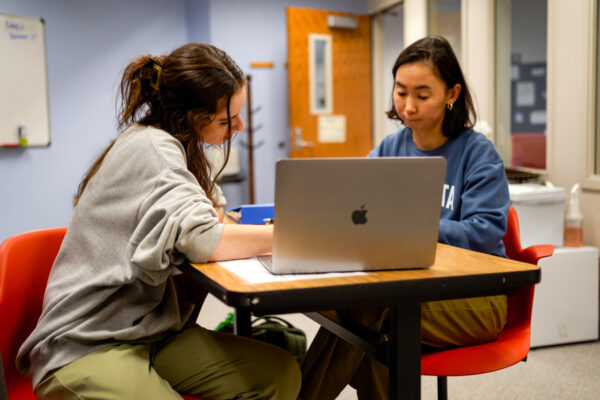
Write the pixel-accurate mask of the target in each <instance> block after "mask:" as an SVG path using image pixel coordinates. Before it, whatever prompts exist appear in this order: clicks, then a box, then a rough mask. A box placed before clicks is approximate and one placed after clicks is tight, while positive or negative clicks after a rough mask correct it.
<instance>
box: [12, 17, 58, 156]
mask: <svg viewBox="0 0 600 400" xmlns="http://www.w3.org/2000/svg"><path fill="white" fill-rule="evenodd" d="M0 57H1V60H2V62H0V147H27V146H48V145H49V144H50V118H49V110H48V77H47V66H46V45H45V34H44V21H43V20H42V19H40V18H31V17H20V16H14V15H7V14H1V13H0Z"/></svg>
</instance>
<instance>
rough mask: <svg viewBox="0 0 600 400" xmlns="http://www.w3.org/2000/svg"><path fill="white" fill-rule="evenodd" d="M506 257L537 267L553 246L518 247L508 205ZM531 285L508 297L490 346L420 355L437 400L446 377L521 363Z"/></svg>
mask: <svg viewBox="0 0 600 400" xmlns="http://www.w3.org/2000/svg"><path fill="white" fill-rule="evenodd" d="M503 241H504V246H505V248H506V255H507V256H508V257H509V258H510V259H513V260H518V261H523V262H527V263H530V264H537V263H538V260H539V259H540V258H544V257H549V256H551V255H552V253H553V252H554V246H552V245H535V246H530V247H528V248H526V249H522V248H521V238H520V233H519V220H518V217H517V212H516V211H515V209H514V208H513V206H512V205H511V206H510V210H509V213H508V224H507V230H506V235H505V236H504V239H503ZM534 286H535V285H530V286H525V287H522V288H520V289H519V291H517V292H516V293H513V294H509V295H508V296H507V299H508V316H507V322H506V326H505V327H504V329H503V330H502V332H500V334H499V335H498V338H497V339H496V340H495V341H493V342H490V343H484V344H479V345H475V346H466V347H459V348H453V349H449V350H442V351H438V352H435V353H430V354H423V356H422V357H421V374H422V375H433V376H437V377H438V379H437V383H438V399H440V400H443V399H444V400H445V399H447V397H448V382H447V377H448V376H464V375H476V374H483V373H486V372H492V371H496V370H499V369H502V368H506V367H509V366H511V365H514V364H516V363H518V362H520V361H524V360H525V359H526V358H527V353H529V342H530V335H531V310H532V307H533V292H534Z"/></svg>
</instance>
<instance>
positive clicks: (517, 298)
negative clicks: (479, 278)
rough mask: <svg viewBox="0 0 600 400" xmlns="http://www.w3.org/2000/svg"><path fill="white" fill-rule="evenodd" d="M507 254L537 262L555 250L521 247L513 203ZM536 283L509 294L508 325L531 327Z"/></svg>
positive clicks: (506, 248) (508, 227) (521, 259)
mask: <svg viewBox="0 0 600 400" xmlns="http://www.w3.org/2000/svg"><path fill="white" fill-rule="evenodd" d="M502 240H503V242H504V247H505V250H506V255H507V257H508V258H510V259H511V260H516V261H522V262H526V263H529V264H537V263H538V261H539V259H540V258H543V257H548V256H550V255H552V253H553V252H554V246H552V245H535V246H531V247H528V248H527V249H523V248H522V247H521V233H520V229H519V218H518V216H517V211H516V210H515V208H514V207H513V206H512V205H511V206H510V209H509V210H508V221H507V224H506V234H505V235H504V238H503V239H502ZM534 289H535V285H529V286H523V287H521V288H520V289H519V291H517V292H516V293H513V294H509V295H508V296H507V301H508V315H507V321H506V326H507V327H515V326H519V325H522V326H523V327H526V328H525V329H527V330H529V329H531V312H532V310H533V294H534Z"/></svg>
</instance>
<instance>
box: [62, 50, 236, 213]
mask: <svg viewBox="0 0 600 400" xmlns="http://www.w3.org/2000/svg"><path fill="white" fill-rule="evenodd" d="M244 84H245V78H244V74H243V72H242V70H241V69H240V67H239V66H238V65H237V64H236V63H235V62H234V61H233V60H232V59H231V58H230V57H229V56H228V55H227V54H226V53H225V52H224V51H222V50H220V49H218V48H216V47H214V46H211V45H207V44H202V43H189V44H186V45H184V46H181V47H179V48H178V49H176V50H174V51H173V52H172V53H170V54H168V55H164V56H159V57H154V56H149V55H148V56H142V57H139V58H137V59H136V60H134V61H133V62H131V63H130V64H129V65H128V66H127V67H126V68H125V71H124V72H123V78H122V79H121V84H120V96H119V98H120V111H119V114H118V123H119V129H120V130H121V131H123V130H124V129H125V128H126V127H128V126H129V125H131V124H133V123H138V124H140V125H146V126H155V127H157V128H159V129H162V130H164V131H166V132H168V133H170V134H171V135H172V136H173V137H175V138H176V139H177V140H179V142H181V144H182V145H183V147H184V149H185V151H186V155H187V167H188V169H189V170H190V171H191V172H192V173H193V174H194V176H196V178H197V180H198V183H199V184H200V186H201V187H202V189H204V191H205V192H206V194H207V195H208V196H210V198H211V199H212V202H213V204H215V203H216V201H217V198H216V193H215V180H216V179H217V178H218V176H219V174H220V173H221V171H222V170H223V168H224V167H222V168H221V169H220V170H219V171H218V172H217V173H216V174H215V175H214V176H212V174H211V169H210V165H209V162H208V160H207V158H206V155H205V154H204V150H203V146H202V143H203V140H202V137H201V130H202V127H204V126H206V125H208V124H209V123H210V122H211V118H212V117H214V115H215V114H216V113H217V108H218V105H220V104H223V102H221V100H225V101H224V104H225V106H226V110H227V120H228V132H229V134H228V136H229V138H231V121H230V119H231V115H230V114H229V112H230V111H229V106H230V102H231V96H233V95H234V94H235V93H236V92H237V91H238V90H239V89H240V88H241V87H242V86H243V85H244ZM220 102H221V103H220ZM114 143H115V142H114V141H113V142H112V143H111V144H110V145H109V146H108V147H107V148H106V149H105V150H104V151H103V152H102V154H101V155H100V157H98V158H97V159H96V161H94V163H93V164H92V166H91V167H90V169H89V170H88V171H87V173H86V174H85V177H84V178H83V180H82V181H81V183H80V184H79V188H78V191H77V194H76V196H75V200H74V202H73V203H74V205H77V202H78V201H79V199H80V198H81V195H82V193H83V191H84V190H85V187H86V186H87V184H88V183H89V181H90V179H91V178H92V177H93V176H94V174H95V173H96V172H97V171H98V169H99V168H100V166H101V164H102V161H103V160H104V158H105V156H106V154H107V153H108V152H109V151H110V149H111V148H112V146H113V144H114ZM230 148H231V143H230V141H229V140H227V141H226V151H225V164H226V163H227V160H228V158H229V151H230Z"/></svg>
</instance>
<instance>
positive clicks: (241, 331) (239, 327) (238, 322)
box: [233, 308, 252, 337]
mask: <svg viewBox="0 0 600 400" xmlns="http://www.w3.org/2000/svg"><path fill="white" fill-rule="evenodd" d="M250 314H251V313H250V311H247V310H243V309H241V308H236V310H235V322H234V325H233V327H234V333H235V334H236V335H240V336H246V337H251V336H252V327H251V325H250Z"/></svg>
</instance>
